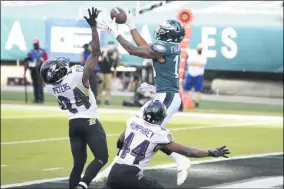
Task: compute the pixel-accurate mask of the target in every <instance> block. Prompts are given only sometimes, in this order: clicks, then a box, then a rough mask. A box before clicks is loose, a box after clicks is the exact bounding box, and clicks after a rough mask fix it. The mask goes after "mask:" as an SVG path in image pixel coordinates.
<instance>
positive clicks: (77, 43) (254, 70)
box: [1, 1, 283, 98]
mask: <svg viewBox="0 0 284 189" xmlns="http://www.w3.org/2000/svg"><path fill="white" fill-rule="evenodd" d="M114 4H115V5H116V6H118V7H123V8H124V9H128V10H134V11H136V13H137V16H136V17H135V18H134V20H135V23H136V25H137V29H138V31H139V32H141V34H142V36H143V37H145V39H146V40H147V42H149V43H150V42H153V32H154V30H155V28H156V26H157V24H159V23H162V22H163V21H164V20H166V19H177V15H178V12H179V11H180V10H181V8H183V9H189V10H190V11H191V12H192V18H191V19H192V21H191V23H189V24H188V27H190V36H189V38H190V41H189V42H188V44H187V46H186V47H185V48H186V50H187V52H190V51H193V50H194V49H195V48H196V46H197V44H199V43H202V45H203V46H204V49H203V51H204V52H203V54H204V56H206V57H207V64H206V66H205V74H204V76H205V80H204V83H203V92H204V93H206V94H216V93H217V94H226V95H240V96H258V97H271V98H282V97H283V82H282V80H283V12H282V11H283V3H282V2H281V1H273V2H272V1H261V2H259V1H256V2H237V1H235V2H223V1H214V2H210V1H208V2H198V1H194V2H178V1H177V2H173V1H163V2H160V1H129V2H128V1H125V2H124V1H118V2H112V1H106V2H90V1H78V2H77V1H72V2H71V1H70V2H69V1H52V2H48V1H31V2H29V1H3V2H1V28H2V29H1V31H2V32H1V91H18V90H23V87H22V86H23V80H22V79H23V72H24V71H23V70H24V68H23V64H24V62H25V58H26V57H27V54H28V53H29V52H30V51H31V49H33V41H34V40H35V39H37V40H38V41H39V44H40V48H42V49H43V50H45V51H46V53H47V55H48V57H49V58H50V57H55V56H64V57H67V58H69V59H70V61H71V63H72V64H80V63H81V62H82V55H81V54H82V52H83V51H84V48H83V46H84V45H85V44H88V43H89V41H90V39H91V36H90V29H89V28H88V25H87V23H86V22H85V20H83V16H84V15H86V12H87V8H88V7H91V6H95V7H98V8H99V9H100V10H102V13H101V15H100V16H101V17H102V18H104V19H105V20H110V18H109V10H110V9H111V8H112V7H113V5H114ZM157 15H159V16H157ZM153 18H154V19H153ZM117 27H118V30H119V31H120V33H121V34H122V35H123V36H124V37H126V39H128V40H129V41H132V42H133V40H132V38H131V35H130V32H129V31H128V28H127V27H126V26H125V25H118V26H117ZM100 40H101V46H102V48H104V49H108V43H109V42H111V41H113V42H114V43H115V46H116V48H117V50H118V52H119V54H118V56H117V58H118V59H119V61H116V63H112V64H111V65H112V69H111V70H112V74H115V77H112V85H111V91H113V92H112V94H113V95H116V96H117V94H119V93H117V92H125V91H127V89H130V90H134V89H131V88H129V84H130V83H131V82H132V81H133V79H134V76H137V77H139V81H140V82H141V81H146V82H148V83H150V84H152V83H153V79H152V68H151V60H145V59H142V58H138V57H135V56H130V55H129V54H128V53H127V52H126V51H125V50H124V49H123V48H122V47H121V46H120V45H117V42H116V40H114V39H113V38H112V36H111V35H108V34H107V33H105V32H100ZM189 54H190V53H187V56H190V55H189ZM186 58H189V57H186ZM27 70H29V69H27ZM113 72H116V73H113ZM116 76H117V77H116ZM26 78H27V83H28V91H29V92H30V91H32V78H31V75H30V74H26ZM16 86H17V87H16ZM124 95H127V94H124ZM2 97H3V95H2ZM204 98H206V97H204Z"/></svg>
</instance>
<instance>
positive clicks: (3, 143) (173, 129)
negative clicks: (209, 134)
mask: <svg viewBox="0 0 284 189" xmlns="http://www.w3.org/2000/svg"><path fill="white" fill-rule="evenodd" d="M270 123H276V122H275V121H266V122H264V121H261V122H260V121H258V122H245V123H234V124H222V125H212V126H193V127H180V128H172V129H170V131H172V132H176V131H186V130H196V129H213V128H226V127H247V126H251V125H256V126H257V125H265V124H270ZM119 135H120V133H112V134H107V136H108V137H113V136H119ZM67 139H69V138H68V137H59V138H46V139H37V140H23V141H11V142H1V145H11V144H27V143H40V142H48V141H61V140H67Z"/></svg>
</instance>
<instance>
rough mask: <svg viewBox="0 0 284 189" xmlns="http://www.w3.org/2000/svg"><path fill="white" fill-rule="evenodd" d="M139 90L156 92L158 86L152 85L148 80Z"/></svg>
mask: <svg viewBox="0 0 284 189" xmlns="http://www.w3.org/2000/svg"><path fill="white" fill-rule="evenodd" d="M139 90H140V91H142V92H154V93H156V87H155V86H154V85H150V84H148V83H146V82H143V83H141V85H140V87H139Z"/></svg>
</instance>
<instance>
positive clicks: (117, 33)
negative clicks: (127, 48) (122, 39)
mask: <svg viewBox="0 0 284 189" xmlns="http://www.w3.org/2000/svg"><path fill="white" fill-rule="evenodd" d="M112 35H113V36H114V37H115V39H116V38H117V36H118V35H120V33H119V32H118V31H117V30H112Z"/></svg>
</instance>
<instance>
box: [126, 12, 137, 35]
mask: <svg viewBox="0 0 284 189" xmlns="http://www.w3.org/2000/svg"><path fill="white" fill-rule="evenodd" d="M132 15H133V11H132V10H130V11H128V12H127V19H126V22H125V24H126V25H127V26H128V28H129V30H133V29H135V28H136V27H135V25H134V23H133V22H132V18H133V16H132Z"/></svg>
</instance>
